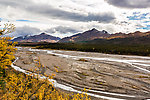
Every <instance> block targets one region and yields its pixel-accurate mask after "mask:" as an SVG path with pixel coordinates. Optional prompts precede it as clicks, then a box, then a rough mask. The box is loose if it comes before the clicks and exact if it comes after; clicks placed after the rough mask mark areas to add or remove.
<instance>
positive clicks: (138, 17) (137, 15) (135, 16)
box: [127, 13, 149, 20]
mask: <svg viewBox="0 0 150 100" xmlns="http://www.w3.org/2000/svg"><path fill="white" fill-rule="evenodd" d="M148 14H149V13H144V14H137V13H134V14H133V16H127V18H128V19H129V20H143V19H147V17H146V16H147V15H148Z"/></svg>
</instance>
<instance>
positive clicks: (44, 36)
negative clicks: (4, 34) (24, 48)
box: [12, 33, 60, 43]
mask: <svg viewBox="0 0 150 100" xmlns="http://www.w3.org/2000/svg"><path fill="white" fill-rule="evenodd" d="M59 40H60V38H59V37H54V36H51V35H48V34H46V33H41V34H39V35H34V36H24V37H23V36H21V37H17V38H14V39H13V40H12V41H15V42H49V43H56V42H58V41H59Z"/></svg>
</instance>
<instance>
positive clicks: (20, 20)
mask: <svg viewBox="0 0 150 100" xmlns="http://www.w3.org/2000/svg"><path fill="white" fill-rule="evenodd" d="M16 21H18V22H38V21H31V20H24V19H19V20H16Z"/></svg>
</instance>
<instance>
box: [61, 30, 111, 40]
mask: <svg viewBox="0 0 150 100" xmlns="http://www.w3.org/2000/svg"><path fill="white" fill-rule="evenodd" d="M109 36H110V34H108V32H106V31H105V30H103V31H98V30H97V29H95V28H93V29H92V30H89V31H86V32H83V33H79V34H76V35H73V36H71V37H65V38H63V39H61V40H60V41H59V42H60V43H64V42H79V41H89V40H94V39H97V38H101V39H103V38H107V37H109Z"/></svg>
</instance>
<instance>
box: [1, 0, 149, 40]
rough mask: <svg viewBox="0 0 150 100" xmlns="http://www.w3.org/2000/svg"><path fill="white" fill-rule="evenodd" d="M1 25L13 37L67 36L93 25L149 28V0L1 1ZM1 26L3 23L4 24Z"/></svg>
mask: <svg viewBox="0 0 150 100" xmlns="http://www.w3.org/2000/svg"><path fill="white" fill-rule="evenodd" d="M0 7H1V9H0V20H1V25H3V24H4V23H7V22H8V21H10V23H13V24H15V26H16V30H15V32H14V33H13V34H10V36H15V37H17V36H25V35H34V34H40V33H41V32H46V33H48V34H51V35H54V36H58V37H66V36H71V35H73V34H76V33H78V32H83V31H86V30H89V29H92V28H97V29H98V30H106V31H108V32H109V33H111V34H113V33H116V32H125V33H129V32H134V31H150V0H0ZM1 27H2V26H1Z"/></svg>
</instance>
